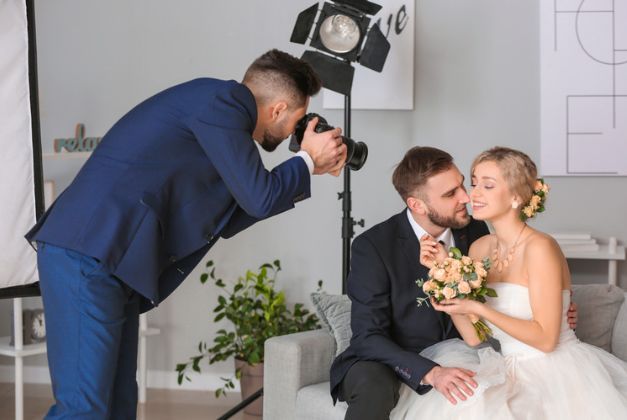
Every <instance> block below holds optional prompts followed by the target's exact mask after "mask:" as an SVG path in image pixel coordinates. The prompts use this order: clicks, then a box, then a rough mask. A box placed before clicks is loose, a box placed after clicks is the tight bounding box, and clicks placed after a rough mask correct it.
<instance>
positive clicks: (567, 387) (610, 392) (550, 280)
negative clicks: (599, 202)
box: [391, 147, 627, 420]
mask: <svg viewBox="0 0 627 420" xmlns="http://www.w3.org/2000/svg"><path fill="white" fill-rule="evenodd" d="M471 174H472V187H473V189H472V192H471V194H470V198H471V201H472V209H473V217H474V218H475V219H479V220H487V221H489V222H490V223H491V224H492V226H493V228H494V234H492V235H488V236H485V237H483V238H481V239H479V240H478V241H476V242H474V243H473V245H472V246H471V248H470V250H469V256H470V257H471V258H473V259H474V260H481V259H482V258H484V257H489V258H490V259H491V261H492V268H491V270H490V272H489V275H488V282H489V283H490V287H492V288H494V289H495V290H496V292H497V294H498V297H497V298H488V301H487V302H486V304H483V303H480V302H477V301H471V300H467V299H450V300H445V301H442V302H441V303H440V304H438V303H437V302H435V301H432V304H433V307H434V309H436V310H438V311H443V312H446V313H448V314H449V315H450V316H451V319H452V320H453V322H454V323H455V327H456V328H457V330H458V331H459V332H460V334H461V336H462V337H463V339H464V341H465V342H466V344H468V345H469V346H477V345H479V344H480V341H479V339H478V338H477V335H476V333H475V329H474V327H473V325H472V323H471V321H470V319H469V317H468V315H469V314H474V315H475V316H479V317H480V318H482V319H483V320H484V321H486V324H488V326H489V327H490V328H491V329H492V331H493V337H494V338H495V339H497V340H498V341H499V342H500V353H497V352H496V351H494V350H493V349H492V348H489V347H484V348H480V349H479V350H476V349H473V348H471V347H468V346H467V345H465V344H463V343H462V342H461V341H460V340H449V341H445V342H442V343H439V344H437V345H435V346H433V347H431V348H429V349H427V350H426V352H427V353H426V354H423V356H425V357H429V358H431V359H432V360H434V361H436V362H437V363H439V364H440V365H441V366H458V367H463V368H466V369H469V370H472V371H474V372H475V373H476V375H475V376H474V379H475V380H476V382H477V383H478V384H479V386H478V387H477V388H476V389H474V392H473V394H474V395H473V396H471V397H468V398H467V399H466V401H460V402H459V403H458V404H451V403H450V402H449V401H447V399H446V398H445V397H444V396H443V395H442V394H441V393H440V392H433V391H432V392H429V393H427V394H426V395H418V394H417V393H415V392H414V391H412V390H411V389H410V388H408V387H406V386H403V389H402V391H401V396H400V400H399V402H398V404H397V406H396V408H395V409H394V411H393V412H392V413H391V418H392V419H419V418H425V419H428V418H438V419H452V418H460V419H461V418H463V419H472V418H476V419H484V418H495V419H534V420H535V419H627V363H625V362H623V361H622V360H620V359H618V358H616V357H614V356H613V355H611V354H609V353H607V352H605V351H603V350H601V349H599V348H597V347H594V346H591V345H588V344H585V343H583V342H580V341H579V340H578V339H577V337H576V336H575V334H574V332H573V331H572V330H571V329H570V328H569V327H568V324H567V321H566V310H567V307H568V302H569V294H570V274H569V271H568V266H567V264H566V261H565V258H564V256H563V255H562V253H561V251H560V248H559V246H558V245H557V243H556V242H555V241H554V240H553V239H552V238H551V237H550V236H548V235H546V234H545V233H542V232H540V231H538V230H535V229H533V228H531V227H530V226H528V225H527V224H526V223H525V220H526V219H527V218H529V217H533V216H534V215H535V213H537V212H538V210H540V211H541V210H542V209H543V201H544V197H546V195H544V196H543V193H546V192H547V191H548V187H546V186H545V185H544V184H543V182H542V181H541V180H537V179H536V177H537V170H536V166H535V164H534V163H533V161H531V159H530V158H529V157H528V156H527V155H526V154H524V153H522V152H519V151H517V150H512V149H507V148H503V147H496V148H493V149H490V150H488V151H486V152H484V153H482V154H480V155H479V156H478V157H477V158H476V159H475V161H474V162H473V165H472V169H471ZM542 190H544V191H543V193H537V191H542ZM444 256H446V252H445V251H444V250H443V249H442V246H441V245H439V244H437V243H436V242H434V241H433V240H430V239H425V240H423V241H421V262H422V263H423V264H424V265H427V266H429V265H432V264H433V261H434V259H437V260H440V259H441V258H443V257H444Z"/></svg>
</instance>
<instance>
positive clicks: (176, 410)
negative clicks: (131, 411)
mask: <svg viewBox="0 0 627 420" xmlns="http://www.w3.org/2000/svg"><path fill="white" fill-rule="evenodd" d="M147 400H148V401H147V402H146V403H145V404H140V405H139V409H138V413H137V418H138V419H139V420H170V419H176V420H180V419H185V420H196V419H199V420H200V419H202V420H213V419H217V418H218V417H220V416H222V415H224V414H225V413H226V412H227V411H228V410H230V409H231V408H232V407H233V406H235V405H236V404H237V403H238V402H239V401H240V398H239V396H237V395H235V394H234V393H231V394H230V395H228V396H227V397H226V398H224V397H221V398H219V399H216V398H215V397H214V395H213V393H211V392H208V391H207V392H205V391H180V390H166V389H149V390H148V395H147ZM51 404H52V391H51V389H50V386H49V385H39V384H26V385H24V420H35V419H37V420H41V419H42V418H43V417H44V415H45V414H46V412H47V411H48V408H49V407H50V405H51ZM13 418H15V393H14V385H13V384H12V383H0V419H2V420H10V419H13ZM230 420H261V417H255V416H249V415H246V414H244V413H243V411H241V412H239V413H237V414H236V415H234V416H233V417H231V418H230Z"/></svg>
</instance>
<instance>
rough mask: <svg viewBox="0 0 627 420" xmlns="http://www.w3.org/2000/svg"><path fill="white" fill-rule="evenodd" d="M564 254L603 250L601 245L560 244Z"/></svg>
mask: <svg viewBox="0 0 627 420" xmlns="http://www.w3.org/2000/svg"><path fill="white" fill-rule="evenodd" d="M558 243H559V246H560V248H561V249H562V252H569V251H571V252H595V251H598V250H600V249H601V246H600V245H599V244H596V243H594V244H562V243H561V242H558Z"/></svg>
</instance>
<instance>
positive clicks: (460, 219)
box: [427, 204, 470, 229]
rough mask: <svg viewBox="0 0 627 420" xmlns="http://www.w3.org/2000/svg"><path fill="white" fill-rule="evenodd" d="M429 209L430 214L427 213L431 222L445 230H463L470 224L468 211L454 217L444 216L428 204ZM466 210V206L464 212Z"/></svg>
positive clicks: (457, 213) (458, 213)
mask: <svg viewBox="0 0 627 420" xmlns="http://www.w3.org/2000/svg"><path fill="white" fill-rule="evenodd" d="M427 209H428V210H429V213H427V217H428V218H429V221H430V222H431V223H433V224H434V225H437V226H440V227H443V228H451V229H461V228H463V227H465V226H466V225H468V223H470V215H469V214H468V211H465V212H456V213H455V214H454V215H453V216H443V215H441V214H440V213H438V212H437V211H435V210H434V209H432V208H431V207H430V206H429V205H428V204H427ZM465 209H466V206H465V205H464V210H465Z"/></svg>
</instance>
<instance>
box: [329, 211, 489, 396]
mask: <svg viewBox="0 0 627 420" xmlns="http://www.w3.org/2000/svg"><path fill="white" fill-rule="evenodd" d="M488 233H489V231H488V228H487V226H486V224H485V223H483V222H479V221H476V220H472V221H471V222H470V224H469V225H468V226H466V227H465V228H463V229H459V230H453V237H454V238H455V245H456V246H457V247H458V248H459V249H460V250H461V251H462V253H464V254H468V248H469V246H470V244H471V243H472V242H473V241H475V240H477V239H478V238H480V237H482V236H484V235H486V234H488ZM419 258H420V244H419V242H418V238H416V234H415V233H414V231H413V229H412V227H411V225H410V224H409V220H408V219H407V211H406V210H404V211H402V212H401V213H399V214H397V215H396V216H393V217H391V218H390V219H388V220H386V221H385V222H383V223H380V224H378V225H376V226H374V227H372V228H371V229H369V230H368V231H366V232H364V233H363V234H361V235H360V236H358V237H357V238H355V241H354V242H353V245H352V257H351V270H350V274H349V276H348V296H349V297H350V299H351V302H352V309H351V328H352V331H353V336H352V339H351V342H350V346H349V347H348V348H347V349H346V350H345V351H344V352H343V353H341V354H340V355H339V356H338V357H337V358H336V359H335V361H334V362H333V365H332V366H331V395H332V396H333V399H334V401H335V400H336V399H337V395H338V385H339V384H340V383H341V382H342V380H343V378H344V376H345V375H346V373H347V372H348V370H349V369H350V367H351V366H352V365H353V364H354V363H356V362H358V361H360V360H364V361H377V362H381V363H383V364H385V365H387V366H389V367H390V368H391V369H392V370H393V371H394V372H395V373H396V375H397V376H398V378H399V380H401V381H402V382H404V383H405V384H407V385H408V386H410V387H411V388H412V389H414V390H416V391H417V392H418V393H420V394H422V393H425V392H427V391H428V390H429V389H430V388H431V387H429V386H421V385H420V381H421V379H422V378H423V377H424V375H425V374H426V373H427V372H429V370H431V369H432V368H433V367H434V366H436V363H434V362H433V361H431V360H429V359H425V358H424V357H421V356H420V355H419V354H418V353H419V352H420V351H422V350H423V349H425V348H426V347H429V346H431V345H433V344H435V343H438V342H440V341H442V340H445V339H448V338H454V337H459V333H458V332H457V330H456V329H455V327H454V326H453V323H452V322H451V320H450V318H449V317H448V316H447V315H445V314H444V313H442V312H437V311H435V310H434V309H433V308H432V307H431V306H427V305H426V304H423V305H422V306H421V307H418V306H417V304H416V298H417V297H424V296H425V295H424V293H423V292H422V290H421V289H420V288H419V287H418V286H417V285H416V280H417V279H420V278H423V279H426V278H427V269H426V267H424V266H422V265H421V264H420V261H419Z"/></svg>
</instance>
